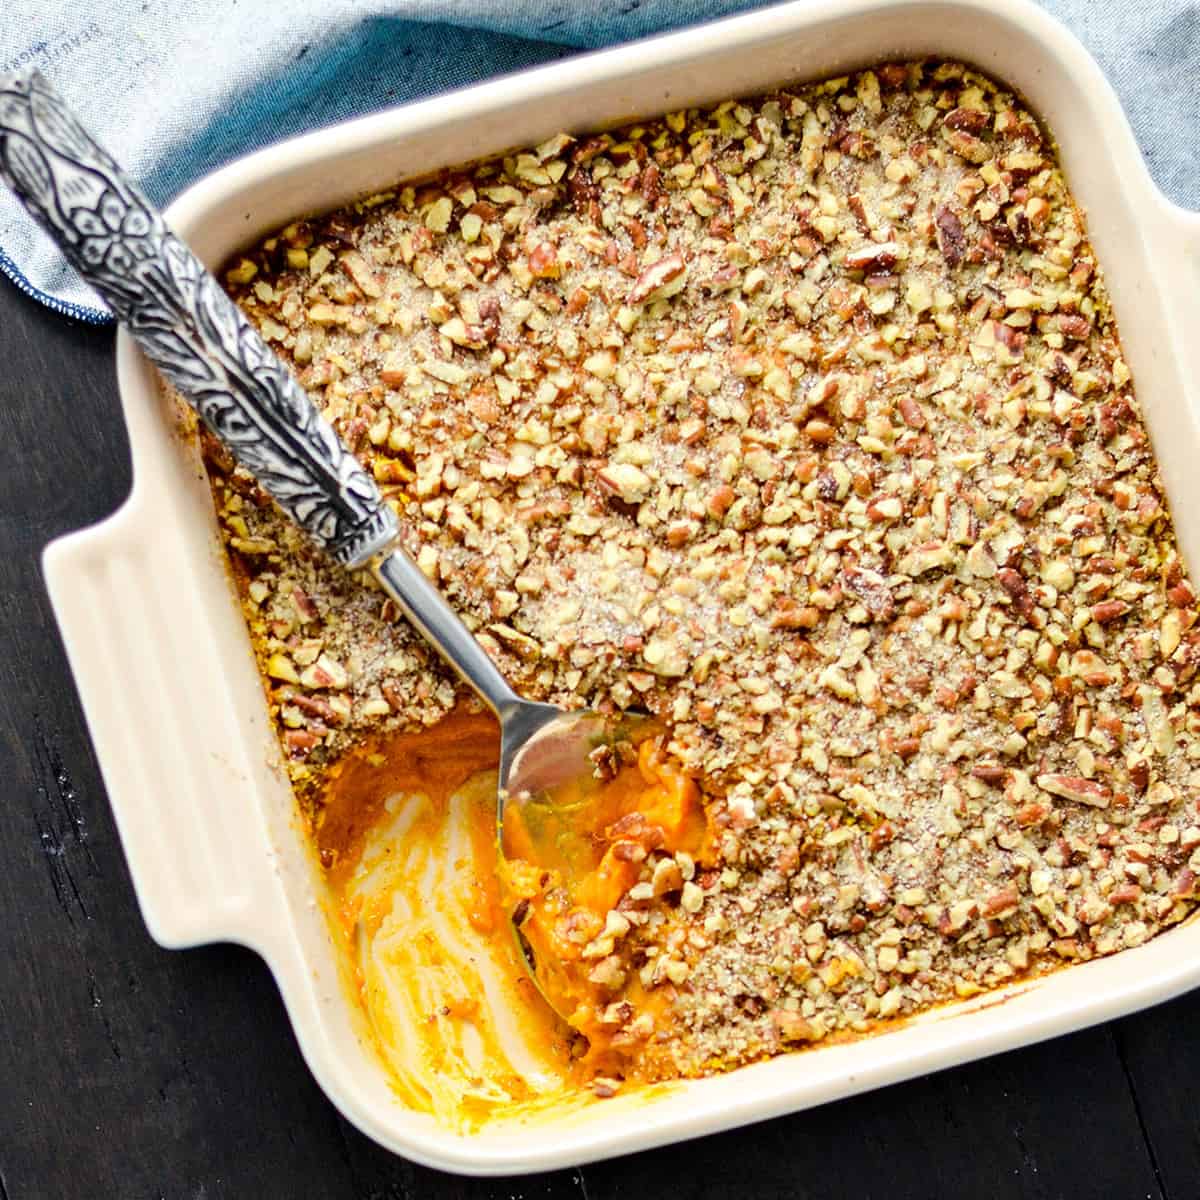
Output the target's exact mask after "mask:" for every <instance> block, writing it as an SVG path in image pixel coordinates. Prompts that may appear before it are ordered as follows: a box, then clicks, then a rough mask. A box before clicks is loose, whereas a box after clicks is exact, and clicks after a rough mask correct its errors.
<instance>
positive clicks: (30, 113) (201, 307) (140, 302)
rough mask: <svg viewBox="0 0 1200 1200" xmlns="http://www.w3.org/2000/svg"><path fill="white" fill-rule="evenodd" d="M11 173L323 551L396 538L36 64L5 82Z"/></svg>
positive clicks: (3, 119)
mask: <svg viewBox="0 0 1200 1200" xmlns="http://www.w3.org/2000/svg"><path fill="white" fill-rule="evenodd" d="M0 178H3V180H4V182H5V183H7V184H8V186H9V187H10V188H12V190H13V191H14V192H16V194H17V195H18V196H19V197H20V198H21V201H22V202H23V203H24V205H25V207H26V208H27V209H28V210H29V212H30V213H31V214H32V215H33V216H34V218H35V219H36V220H37V221H38V222H39V224H41V226H42V227H43V228H44V229H45V230H46V231H47V232H48V233H49V234H50V236H51V237H52V238H53V239H54V240H55V242H57V243H58V245H59V247H60V249H61V250H62V252H63V254H64V255H66V257H67V258H68V259H69V260H70V262H71V264H72V266H74V267H75V269H76V270H77V271H78V272H79V273H80V274H81V275H82V276H83V277H84V278H85V279H86V280H87V281H88V283H90V284H91V285H92V287H94V288H95V289H96V291H97V292H99V293H100V295H101V296H103V297H104V299H105V300H106V301H107V302H108V304H109V306H110V307H111V308H112V310H113V312H114V313H115V314H116V316H117V319H118V320H120V321H121V322H122V323H123V324H124V325H125V327H126V328H127V329H128V330H129V332H130V333H131V334H133V336H134V337H135V338H136V339H137V342H138V344H139V345H140V346H141V348H142V350H143V351H144V352H145V354H146V356H147V357H148V358H149V359H150V360H151V362H153V363H154V365H155V366H156V367H157V368H158V369H159V370H160V371H161V372H162V373H163V375H165V376H166V377H167V379H169V380H170V381H171V383H172V384H174V385H175V387H176V388H177V389H178V390H179V392H180V393H181V394H182V395H183V396H184V397H185V398H186V399H187V401H188V402H189V403H190V404H191V405H192V407H193V408H195V410H196V412H197V413H199V415H200V418H201V420H203V422H204V423H205V425H207V426H208V427H209V429H211V430H212V432H213V433H214V434H215V435H216V436H217V437H218V438H220V439H221V441H222V442H224V443H225V445H226V446H228V447H229V449H230V450H231V451H232V453H233V455H234V457H235V458H236V459H237V460H238V461H239V462H240V463H241V465H242V466H243V467H245V468H246V469H247V470H248V471H249V472H250V473H251V474H252V475H253V476H254V477H255V478H256V479H257V480H258V482H259V483H261V484H262V486H263V487H264V488H266V490H267V491H268V492H269V493H270V494H271V496H272V498H273V499H274V500H275V501H276V503H278V504H279V506H280V507H281V508H283V509H284V511H285V512H287V513H288V514H289V515H290V516H291V517H292V519H293V520H295V521H296V522H297V523H298V524H299V525H300V526H301V527H303V528H304V529H305V530H307V532H308V533H309V534H310V535H311V536H312V537H313V538H314V539H315V540H316V541H317V542H318V543H319V544H320V545H321V546H322V547H324V549H326V550H327V551H329V553H331V554H332V555H334V556H335V557H336V558H338V559H339V560H340V561H341V562H343V563H345V564H346V565H347V566H351V567H358V566H363V565H365V564H366V563H367V562H368V561H369V560H370V559H371V558H372V557H374V556H375V555H376V554H378V553H379V552H380V551H381V550H383V549H385V548H386V547H387V546H388V545H389V543H391V542H392V541H393V540H394V539H395V538H396V535H397V534H398V532H399V528H398V524H397V521H396V517H395V514H394V513H393V512H392V510H391V508H390V507H389V506H388V505H387V504H385V503H384V501H383V499H382V497H381V496H380V494H379V490H378V488H376V486H375V483H374V481H373V480H372V479H371V478H370V477H369V476H368V475H367V474H366V473H365V472H364V471H363V469H362V467H361V466H360V465H359V463H358V462H357V460H356V459H355V458H354V456H353V455H352V454H351V453H350V452H349V450H347V449H346V447H345V446H344V445H343V444H342V443H341V441H340V440H339V439H338V436H337V434H336V433H334V431H333V429H332V428H331V427H330V426H329V424H328V423H327V422H326V421H325V420H324V418H323V417H322V416H321V415H320V413H318V412H317V409H316V407H315V406H314V405H313V402H312V401H311V400H310V399H309V397H308V395H307V393H306V392H305V391H304V389H303V388H302V387H301V386H300V384H299V383H298V382H297V381H296V380H295V379H294V378H293V376H292V374H291V372H290V371H289V370H288V368H287V367H286V366H285V365H284V364H283V363H282V362H281V361H280V360H279V358H278V357H276V355H275V353H274V352H273V351H272V350H271V349H270V348H269V347H268V346H267V344H266V343H265V342H264V341H263V340H262V338H261V337H260V336H259V334H258V331H257V330H256V329H255V328H254V326H253V325H251V324H250V322H249V321H248V320H247V319H246V317H245V316H244V315H243V314H242V312H241V311H240V310H239V309H238V308H237V306H236V305H235V304H234V303H233V301H231V300H230V299H229V297H228V296H227V295H226V294H225V293H224V291H222V289H221V285H220V284H219V283H218V282H217V281H216V280H215V279H214V278H213V277H212V275H210V274H209V273H208V271H207V270H206V269H205V267H204V265H203V264H202V263H201V262H200V260H199V259H198V258H196V256H195V255H194V254H193V253H192V252H191V251H190V250H189V249H188V248H187V247H186V246H185V245H184V244H183V243H182V242H181V241H180V240H179V239H178V238H177V237H176V236H175V235H174V234H173V233H172V232H171V231H170V229H168V228H167V225H166V223H165V222H164V220H163V218H162V215H161V214H160V213H159V212H158V211H157V210H156V209H155V208H154V206H153V205H152V204H151V203H150V202H149V201H148V200H147V199H146V198H145V196H143V195H142V193H141V192H140V191H139V190H138V189H137V187H135V186H134V184H133V183H131V182H130V180H129V179H127V178H126V177H125V175H124V174H123V173H122V171H121V169H120V168H119V167H118V166H117V164H116V163H115V162H113V160H112V159H111V158H110V157H109V156H108V155H107V154H106V153H105V152H104V151H103V150H102V149H101V148H100V147H99V146H98V145H96V143H95V142H94V141H93V140H92V139H91V137H89V136H88V134H87V133H86V132H85V131H84V129H83V127H82V126H81V125H80V124H79V122H78V120H76V118H75V117H74V115H73V114H72V113H71V112H70V110H69V109H68V108H67V106H66V104H65V103H64V102H63V100H62V98H61V97H60V96H59V95H58V94H57V93H56V92H55V91H54V89H53V88H52V87H51V86H50V85H49V84H48V83H47V82H46V80H45V79H44V78H43V77H42V76H41V75H40V74H38V73H37V72H36V71H35V72H30V73H28V74H26V75H24V76H22V77H18V78H15V79H13V78H10V79H8V80H0Z"/></svg>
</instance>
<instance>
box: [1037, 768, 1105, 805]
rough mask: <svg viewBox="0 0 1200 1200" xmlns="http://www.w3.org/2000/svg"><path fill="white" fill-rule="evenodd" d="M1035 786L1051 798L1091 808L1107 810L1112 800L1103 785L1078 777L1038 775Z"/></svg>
mask: <svg viewBox="0 0 1200 1200" xmlns="http://www.w3.org/2000/svg"><path fill="white" fill-rule="evenodd" d="M1037 785H1038V787H1040V788H1041V789H1042V791H1044V792H1049V793H1050V794H1051V795H1052V796H1061V797H1062V798H1063V799H1064V800H1074V801H1075V802H1076V803H1078V804H1090V805H1091V806H1092V807H1093V808H1107V807H1108V806H1109V803H1110V802H1111V800H1112V792H1111V791H1110V790H1109V789H1108V788H1106V787H1105V786H1104V784H1102V783H1097V782H1096V781H1095V780H1094V779H1084V778H1083V777H1082V776H1080V775H1039V776H1038V777H1037Z"/></svg>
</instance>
